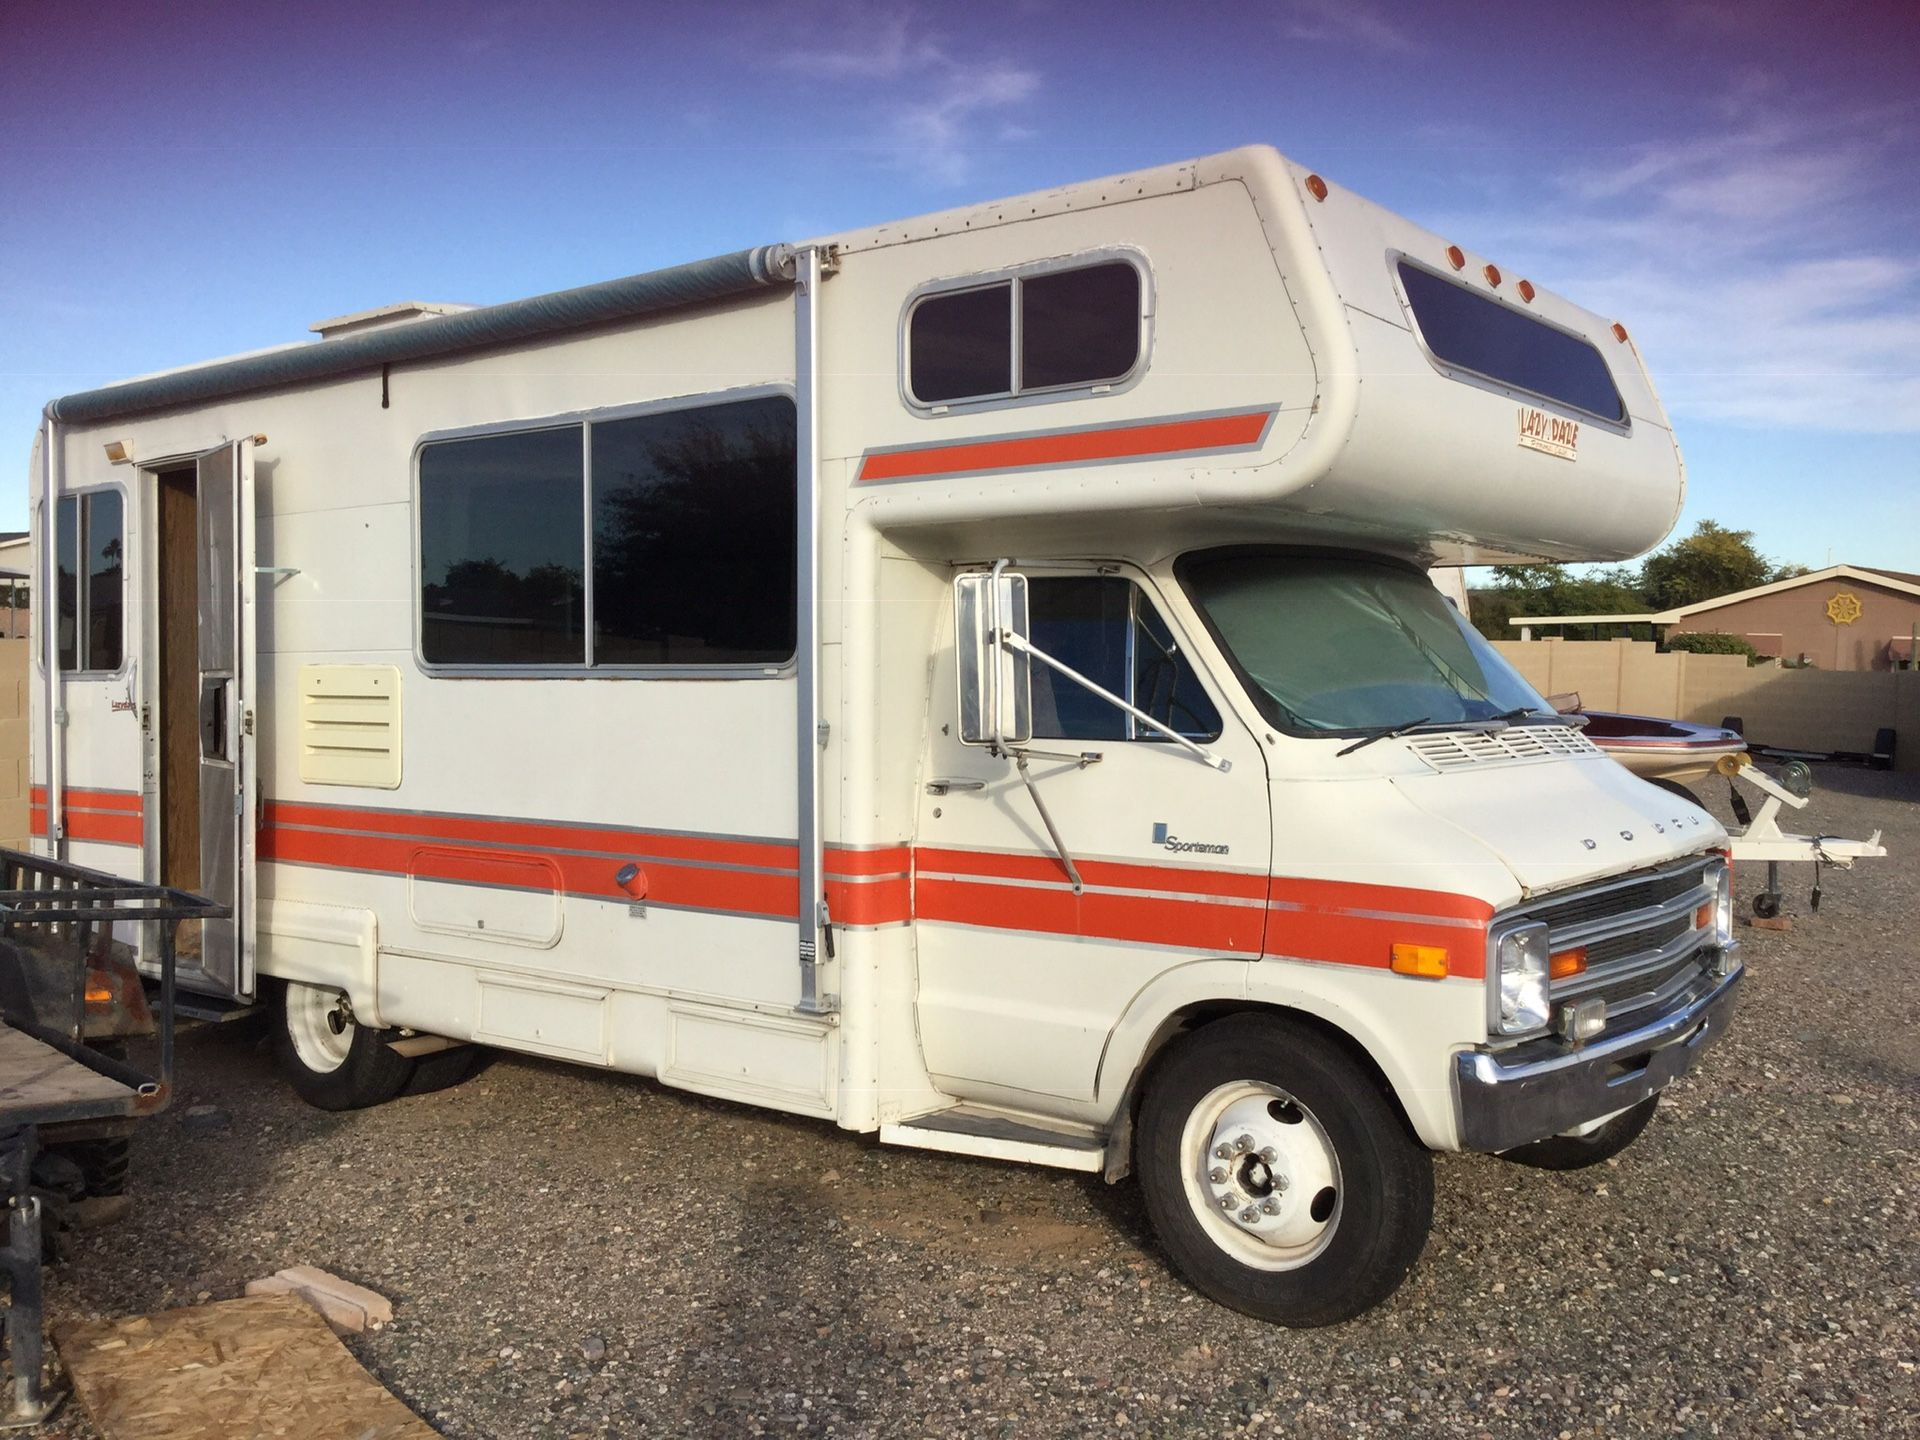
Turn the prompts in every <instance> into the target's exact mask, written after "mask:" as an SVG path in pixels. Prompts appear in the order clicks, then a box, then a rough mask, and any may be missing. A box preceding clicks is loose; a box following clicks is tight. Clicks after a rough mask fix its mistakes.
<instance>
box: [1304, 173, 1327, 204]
mask: <svg viewBox="0 0 1920 1440" xmlns="http://www.w3.org/2000/svg"><path fill="white" fill-rule="evenodd" d="M1307 193H1308V194H1309V195H1311V196H1313V198H1314V199H1316V200H1325V199H1326V198H1327V182H1326V181H1324V180H1322V179H1321V178H1320V177H1319V176H1318V175H1309V176H1307Z"/></svg>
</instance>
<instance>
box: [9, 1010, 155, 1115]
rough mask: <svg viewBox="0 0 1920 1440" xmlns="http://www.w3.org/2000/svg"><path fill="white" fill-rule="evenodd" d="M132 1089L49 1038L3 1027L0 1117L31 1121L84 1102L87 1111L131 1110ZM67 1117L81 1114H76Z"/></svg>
mask: <svg viewBox="0 0 1920 1440" xmlns="http://www.w3.org/2000/svg"><path fill="white" fill-rule="evenodd" d="M132 1100H133V1091H131V1090H130V1089H128V1088H127V1087H126V1086H125V1085H122V1084H121V1083H120V1082H119V1081H118V1080H109V1079H108V1078H107V1077H106V1076H105V1075H102V1074H100V1073H98V1072H97V1071H93V1070H89V1069H88V1068H87V1067H86V1066H84V1065H82V1064H81V1063H80V1062H79V1061H78V1060H75V1059H73V1058H72V1057H71V1056H68V1055H62V1054H61V1053H60V1052H59V1051H58V1050H56V1049H54V1048H53V1047H52V1046H51V1045H48V1044H47V1043H45V1042H44V1041H41V1040H36V1039H34V1038H33V1036H31V1035H28V1034H24V1033H23V1032H21V1031H19V1030H15V1029H14V1028H13V1027H12V1026H11V1025H0V1118H4V1119H5V1120H6V1121H7V1122H8V1123H10V1124H26V1123H28V1122H29V1121H32V1120H34V1119H36V1118H38V1117H41V1116H43V1115H46V1114H50V1113H51V1112H52V1111H54V1110H64V1109H65V1107H68V1106H80V1107H82V1109H83V1110H84V1112H85V1114H88V1115H114V1114H118V1113H121V1112H122V1111H125V1110H126V1109H128V1108H129V1107H130V1105H131V1103H132ZM63 1118H80V1117H79V1114H78V1113H76V1114H74V1115H72V1116H63Z"/></svg>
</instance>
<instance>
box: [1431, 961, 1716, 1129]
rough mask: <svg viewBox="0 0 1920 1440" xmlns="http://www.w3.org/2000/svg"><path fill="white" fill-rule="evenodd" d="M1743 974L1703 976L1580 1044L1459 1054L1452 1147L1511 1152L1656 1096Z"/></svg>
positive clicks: (1698, 1048) (1705, 1038)
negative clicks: (1640, 1017) (1456, 1141)
mask: <svg viewBox="0 0 1920 1440" xmlns="http://www.w3.org/2000/svg"><path fill="white" fill-rule="evenodd" d="M1746 973H1747V972H1746V967H1745V966H1739V967H1737V968H1736V969H1734V970H1733V971H1732V972H1731V973H1730V974H1727V975H1723V976H1712V975H1709V976H1707V977H1705V978H1704V979H1703V982H1702V988H1700V989H1697V990H1695V991H1694V992H1693V994H1692V995H1691V996H1690V997H1688V998H1687V999H1686V1000H1684V1001H1683V1002H1682V1003H1681V1004H1680V1005H1679V1006H1678V1007H1676V1008H1675V1009H1672V1010H1669V1011H1667V1012H1666V1013H1665V1014H1663V1015H1661V1016H1660V1017H1659V1018H1657V1019H1654V1020H1650V1021H1648V1022H1647V1023H1646V1024H1644V1025H1640V1026H1636V1027H1635V1028H1634V1029H1632V1030H1626V1031H1622V1032H1621V1033H1619V1034H1617V1035H1606V1034H1603V1035H1600V1036H1599V1037H1597V1038H1596V1039H1594V1040H1592V1041H1590V1042H1589V1043H1587V1044H1585V1045H1579V1046H1575V1045H1569V1044H1567V1043H1566V1042H1565V1041H1562V1040H1536V1041H1532V1042H1530V1043H1528V1044H1525V1045H1520V1046H1516V1047H1515V1048H1513V1049H1511V1050H1506V1051H1499V1052H1494V1051H1488V1050H1463V1051H1461V1052H1460V1053H1459V1054H1457V1055H1455V1056H1454V1067H1453V1093H1454V1102H1455V1104H1456V1106H1457V1108H1458V1112H1459V1117H1460V1148H1461V1149H1462V1150H1496V1151H1497V1150H1511V1149H1513V1148H1514V1147H1515V1146H1517V1145H1527V1144H1531V1143H1532V1142H1533V1141H1535V1140H1544V1139H1546V1138H1547V1137H1548V1136H1549V1135H1559V1134H1561V1133H1563V1132H1565V1131H1568V1130H1571V1129H1573V1128H1574V1127H1575V1126H1578V1125H1584V1124H1586V1123H1587V1122H1588V1121H1590V1120H1597V1119H1599V1118H1600V1117H1601V1116H1603V1115H1611V1114H1613V1113H1614V1112H1615V1111H1617V1110H1625V1109H1626V1108H1627V1107H1629V1106H1631V1105H1637V1104H1639V1103H1640V1102H1641V1101H1642V1100H1644V1099H1646V1098H1647V1097H1648V1096H1649V1095H1657V1094H1658V1093H1659V1092H1660V1091H1662V1090H1664V1089H1666V1088H1667V1086H1668V1085H1670V1084H1672V1083H1673V1081H1674V1080H1675V1079H1677V1078H1678V1077H1680V1076H1681V1075H1684V1074H1685V1073H1686V1072H1687V1071H1688V1070H1690V1069H1692V1068H1693V1062H1694V1060H1695V1059H1696V1058H1698V1056H1699V1055H1700V1053H1701V1052H1702V1051H1704V1050H1705V1049H1706V1048H1707V1047H1708V1046H1709V1045H1711V1044H1713V1042H1714V1041H1716V1040H1718V1039H1719V1038H1720V1036H1721V1033H1722V1032H1723V1031H1725V1029H1726V1028H1727V1022H1728V1020H1729V1019H1731V1018H1732V1014H1733V992H1734V990H1735V988H1736V987H1737V986H1738V985H1739V983H1740V977H1741V976H1743V975H1745V974H1746Z"/></svg>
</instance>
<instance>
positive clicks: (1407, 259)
mask: <svg viewBox="0 0 1920 1440" xmlns="http://www.w3.org/2000/svg"><path fill="white" fill-rule="evenodd" d="M1403 264H1404V265H1408V266H1411V267H1412V268H1413V269H1415V270H1420V271H1424V272H1425V273H1426V274H1428V275H1431V276H1432V277H1433V278H1434V279H1436V280H1439V281H1442V282H1444V283H1445V284H1448V285H1452V286H1454V287H1455V288H1456V289H1461V290H1465V291H1466V292H1467V293H1468V294H1469V295H1472V296H1474V297H1475V298H1476V299H1480V300H1485V301H1488V302H1489V303H1491V304H1495V305H1504V306H1506V307H1507V308H1508V309H1509V310H1512V311H1513V312H1515V313H1516V314H1518V315H1519V316H1521V318H1523V319H1525V320H1528V321H1531V322H1532V323H1533V324H1536V325H1542V326H1545V327H1546V328H1547V329H1549V330H1557V331H1559V332H1560V333H1561V334H1562V335H1565V336H1567V337H1568V338H1569V339H1572V340H1577V341H1579V342H1580V343H1581V344H1582V345H1585V346H1586V347H1587V348H1589V349H1590V350H1592V351H1593V353H1594V354H1595V355H1597V356H1598V357H1599V358H1600V363H1601V364H1602V365H1603V366H1605V367H1606V371H1607V380H1608V382H1609V383H1610V384H1612V386H1613V392H1614V394H1616V395H1618V396H1619V397H1620V414H1619V416H1617V417H1615V416H1607V415H1601V414H1599V413H1598V412H1596V411H1593V410H1588V409H1586V408H1584V407H1583V406H1579V405H1575V404H1574V403H1573V402H1572V401H1569V400H1562V399H1559V398H1558V397H1556V396H1553V395H1545V394H1542V393H1541V392H1540V391H1538V390H1529V389H1527V388H1526V387H1525V386H1524V385H1515V384H1513V383H1512V382H1511V381H1507V380H1502V379H1499V378H1498V377H1497V376H1493V375H1489V374H1487V373H1486V372H1485V371H1482V370H1474V369H1470V368H1468V367H1467V366H1465V365H1456V364H1454V363H1453V362H1452V361H1450V360H1443V359H1441V358H1440V356H1439V355H1438V354H1436V353H1435V352H1434V349H1433V347H1432V346H1431V345H1429V344H1428V343H1427V335H1426V331H1424V330H1423V329H1421V328H1420V317H1419V316H1418V315H1416V314H1415V313H1414V309H1413V301H1412V300H1411V299H1410V298H1408V295H1407V287H1406V285H1405V284H1404V283H1403V282H1402V280H1401V279H1400V267H1401V266H1402V265H1403ZM1387 275H1388V278H1389V280H1390V281H1391V282H1392V285H1393V295H1394V299H1396V300H1398V301H1399V302H1400V313H1401V315H1402V316H1403V318H1404V320H1405V323H1406V328H1407V331H1408V333H1409V334H1411V335H1412V336H1413V338H1414V343H1415V344H1417V345H1418V346H1419V347H1420V353H1421V354H1422V355H1423V356H1425V357H1426V361H1427V363H1428V364H1429V365H1431V366H1432V367H1433V368H1434V370H1435V372H1436V373H1438V374H1440V375H1444V376H1445V377H1446V378H1447V379H1449V380H1454V381H1457V382H1459V383H1460V384H1462V385H1471V386H1472V387H1473V388H1474V389H1476V390H1485V391H1488V392H1489V393H1491V394H1494V395H1499V396H1502V397H1504V398H1506V399H1509V400H1513V401H1516V402H1521V403H1525V404H1529V405H1538V406H1542V407H1544V408H1546V409H1549V410H1557V411H1559V412H1560V413H1561V414H1563V415H1565V416H1567V417H1569V418H1572V419H1577V420H1579V421H1580V422H1581V423H1582V424H1591V425H1597V426H1599V427H1600V428H1601V429H1603V430H1607V431H1609V432H1611V433H1612V434H1615V435H1630V434H1632V433H1633V410H1632V407H1630V406H1629V405H1628V404H1627V396H1626V392H1625V391H1624V390H1622V389H1621V388H1620V382H1619V380H1618V379H1616V378H1615V377H1614V373H1613V366H1612V364H1611V363H1609V362H1608V360H1607V355H1606V351H1604V350H1602V349H1601V348H1600V346H1599V345H1598V344H1597V343H1596V342H1595V341H1594V338H1593V337H1592V336H1591V335H1584V334H1582V333H1581V332H1580V331H1578V330H1575V329H1573V328H1571V327H1570V326H1567V325H1562V324H1560V323H1559V322H1558V321H1554V320H1549V319H1548V318H1547V317H1546V316H1544V315H1542V314H1540V313H1539V312H1538V311H1535V310H1532V309H1530V308H1526V307H1523V306H1519V305H1515V304H1514V303H1513V302H1512V301H1511V300H1509V299H1507V297H1506V296H1504V295H1498V294H1495V293H1494V292H1493V291H1491V290H1481V289H1478V288H1477V287H1475V286H1473V285H1469V284H1466V283H1465V282H1463V281H1462V280H1461V278H1460V277H1459V276H1458V275H1449V274H1447V273H1446V272H1445V271H1443V270H1441V269H1439V268H1438V267H1436V266H1433V265H1429V264H1427V262H1426V261H1424V260H1420V259H1417V258H1415V257H1414V256H1412V255H1409V254H1407V253H1406V251H1404V250H1388V251H1387Z"/></svg>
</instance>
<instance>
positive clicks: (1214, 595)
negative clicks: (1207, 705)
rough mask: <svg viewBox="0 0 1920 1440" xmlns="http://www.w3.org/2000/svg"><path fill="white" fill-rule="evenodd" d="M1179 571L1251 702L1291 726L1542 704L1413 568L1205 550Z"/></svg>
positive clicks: (1426, 718)
mask: <svg viewBox="0 0 1920 1440" xmlns="http://www.w3.org/2000/svg"><path fill="white" fill-rule="evenodd" d="M1179 575H1180V579H1181V582H1182V583H1183V584H1184V585H1185V586H1186V588H1187V593H1188V594H1189V595H1191V596H1192V598H1193V602H1194V604H1195V605H1197V606H1198V607H1199V608H1200V613H1201V614H1202V615H1203V616H1204V617H1205V618H1206V620H1207V622H1208V624H1209V625H1211V626H1212V628H1213V632H1214V635H1215V636H1216V637H1217V638H1218V639H1219V641H1220V644H1221V646H1222V648H1224V649H1225V650H1226V652H1227V653H1228V655H1229V656H1230V657H1231V658H1232V660H1233V662H1234V665H1235V667H1236V668H1237V669H1238V670H1239V671H1240V674H1241V677H1242V679H1244V680H1245V681H1246V682H1247V685H1248V687H1249V688H1250V689H1251V690H1252V692H1253V697H1254V700H1255V702H1256V703H1257V704H1258V705H1259V706H1260V708H1261V710H1262V712H1263V713H1265V714H1266V716H1267V718H1268V719H1269V720H1270V721H1272V722H1273V723H1274V724H1276V725H1278V726H1280V727H1281V728H1283V729H1286V730H1291V731H1294V732H1296V733H1297V732H1301V731H1306V732H1326V733H1331V734H1337V733H1342V732H1352V731H1360V730H1372V729H1378V728H1380V727H1383V726H1401V725H1408V724H1411V723H1413V722H1416V721H1419V722H1423V723H1424V722H1431V723H1433V724H1436V725H1439V724H1452V723H1460V722H1467V721H1475V720H1491V719H1494V718H1495V717H1498V716H1503V715H1508V714H1509V713H1510V712H1513V711H1538V712H1542V713H1545V714H1552V713H1553V712H1552V710H1551V709H1550V707H1549V706H1548V705H1547V704H1546V702H1545V701H1543V700H1542V699H1541V698H1540V695H1539V692H1538V691H1536V690H1535V689H1534V688H1533V687H1532V686H1531V685H1529V684H1528V683H1527V682H1526V681H1525V680H1522V679H1521V678H1520V676H1519V675H1518V674H1517V673H1516V672H1515V671H1514V669H1513V667H1512V666H1511V665H1509V664H1507V662H1506V661H1505V660H1504V659H1503V658H1501V656H1500V653H1499V652H1498V651H1496V650H1495V649H1494V648H1493V646H1492V645H1490V644H1488V643H1487V641H1486V640H1484V639H1483V638H1481V636H1480V634H1479V632H1478V631H1476V630H1475V629H1474V628H1473V627H1472V626H1471V625H1469V624H1468V623H1467V622H1466V619H1465V617H1463V616H1462V615H1461V614H1460V613H1459V612H1458V611H1457V610H1455V609H1454V608H1453V606H1451V605H1449V604H1448V603H1447V601H1446V600H1445V599H1444V598H1443V597H1442V596H1441V594H1440V592H1439V591H1438V590H1436V589H1434V588H1433V585H1432V583H1431V582H1429V581H1428V579H1427V577H1426V576H1425V575H1424V574H1422V573H1421V572H1420V571H1418V570H1415V569H1413V568H1411V567H1410V566H1405V565H1399V564H1396V563H1394V562H1392V561H1390V560H1373V559H1368V558H1365V557H1361V556H1338V555H1289V554H1284V553H1257V552H1254V553H1250V552H1246V551H1240V552H1216V553H1211V554H1209V553H1204V552H1203V553H1200V554H1196V555H1189V556H1187V557H1186V558H1185V559H1184V560H1182V561H1181V562H1180V565H1179Z"/></svg>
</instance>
